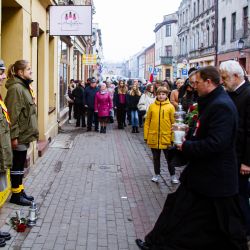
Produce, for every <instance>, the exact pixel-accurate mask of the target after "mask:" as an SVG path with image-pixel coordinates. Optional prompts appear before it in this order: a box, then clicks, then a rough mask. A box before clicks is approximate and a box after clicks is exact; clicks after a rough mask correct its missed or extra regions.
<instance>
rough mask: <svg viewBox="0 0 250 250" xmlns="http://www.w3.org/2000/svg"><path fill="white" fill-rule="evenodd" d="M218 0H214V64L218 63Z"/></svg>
mask: <svg viewBox="0 0 250 250" xmlns="http://www.w3.org/2000/svg"><path fill="white" fill-rule="evenodd" d="M218 5H219V2H218V0H215V25H214V29H215V30H214V36H215V37H214V42H215V66H217V64H218V62H217V61H218V41H219V39H218V30H219V27H218V25H219V13H218V12H219V6H218Z"/></svg>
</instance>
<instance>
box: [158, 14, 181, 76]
mask: <svg viewBox="0 0 250 250" xmlns="http://www.w3.org/2000/svg"><path fill="white" fill-rule="evenodd" d="M177 30H178V16H177V13H173V14H169V15H165V16H164V20H163V22H162V23H159V24H157V25H156V26H155V29H154V32H155V67H156V68H157V72H158V74H157V76H156V78H157V79H159V80H164V79H170V80H173V76H174V65H173V60H174V61H175V60H176V58H177V47H176V44H177Z"/></svg>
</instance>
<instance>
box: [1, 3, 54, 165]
mask: <svg viewBox="0 0 250 250" xmlns="http://www.w3.org/2000/svg"><path fill="white" fill-rule="evenodd" d="M0 4H1V9H2V12H1V39H0V41H1V47H0V48H1V49H0V54H1V55H0V57H1V58H2V59H3V60H4V62H5V64H6V66H7V67H8V66H9V65H10V64H12V63H14V62H15V61H16V60H20V59H25V60H28V61H29V62H30V63H31V67H32V71H33V80H34V82H33V89H34V91H35V93H36V97H37V100H36V102H37V113H38V124H39V125H38V126H39V134H40V135H39V140H41V141H48V140H50V139H52V138H53V137H55V135H56V134H57V133H58V123H57V98H58V87H57V86H58V84H57V83H58V73H57V72H58V71H57V60H58V58H57V44H58V43H57V40H58V38H57V37H52V36H50V35H49V32H48V23H49V13H48V6H49V5H52V4H54V1H53V0H51V1H50V0H32V1H30V0H1V1H0ZM1 93H2V95H3V96H5V94H6V89H5V87H2V89H1ZM29 157H30V163H31V164H32V163H33V162H34V161H35V159H36V158H37V145H36V143H33V144H32V145H31V147H30V149H29Z"/></svg>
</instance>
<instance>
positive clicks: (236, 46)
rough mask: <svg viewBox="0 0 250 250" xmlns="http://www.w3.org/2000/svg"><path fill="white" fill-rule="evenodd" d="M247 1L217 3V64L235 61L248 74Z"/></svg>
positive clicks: (249, 68) (249, 41)
mask: <svg viewBox="0 0 250 250" xmlns="http://www.w3.org/2000/svg"><path fill="white" fill-rule="evenodd" d="M249 11H250V10H249V1H248V0H238V1H228V0H227V1H225V0H224V1H222V0H219V1H218V16H219V18H218V31H219V32H218V34H219V35H218V56H217V63H218V64H220V63H221V62H223V61H226V60H237V61H239V63H240V64H241V65H242V67H243V68H244V69H245V70H246V72H247V74H248V75H249V74H250V30H249V28H250V26H249Z"/></svg>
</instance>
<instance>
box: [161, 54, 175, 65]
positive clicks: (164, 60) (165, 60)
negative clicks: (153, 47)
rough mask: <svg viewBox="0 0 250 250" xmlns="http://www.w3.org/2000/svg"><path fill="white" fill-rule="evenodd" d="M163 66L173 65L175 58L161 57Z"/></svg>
mask: <svg viewBox="0 0 250 250" xmlns="http://www.w3.org/2000/svg"><path fill="white" fill-rule="evenodd" d="M160 58H161V64H164V65H172V62H173V57H172V56H160Z"/></svg>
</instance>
